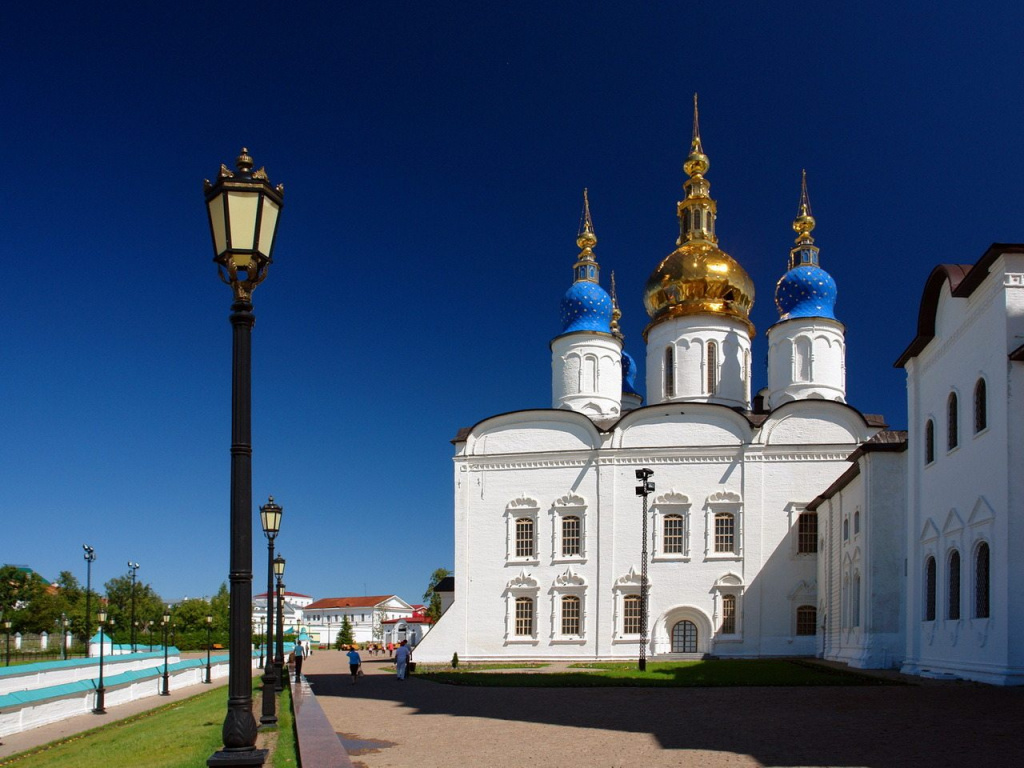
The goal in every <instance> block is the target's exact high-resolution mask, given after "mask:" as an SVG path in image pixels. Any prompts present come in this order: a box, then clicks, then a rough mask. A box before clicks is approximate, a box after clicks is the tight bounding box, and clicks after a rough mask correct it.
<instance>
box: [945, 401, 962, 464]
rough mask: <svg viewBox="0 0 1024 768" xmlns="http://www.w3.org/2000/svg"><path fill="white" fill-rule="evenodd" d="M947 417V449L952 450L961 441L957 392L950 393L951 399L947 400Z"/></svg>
mask: <svg viewBox="0 0 1024 768" xmlns="http://www.w3.org/2000/svg"><path fill="white" fill-rule="evenodd" d="M946 419H947V424H946V449H947V450H950V451H952V450H953V449H954V448H956V446H957V444H958V442H959V434H958V432H957V420H958V417H957V404H956V392H950V393H949V400H948V401H947V402H946Z"/></svg>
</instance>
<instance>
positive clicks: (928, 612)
mask: <svg viewBox="0 0 1024 768" xmlns="http://www.w3.org/2000/svg"><path fill="white" fill-rule="evenodd" d="M924 620H925V621H935V558H934V557H929V558H928V559H927V560H925V561H924Z"/></svg>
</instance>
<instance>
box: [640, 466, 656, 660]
mask: <svg viewBox="0 0 1024 768" xmlns="http://www.w3.org/2000/svg"><path fill="white" fill-rule="evenodd" d="M653 474H654V472H653V471H652V470H650V469H647V468H643V469H638V470H637V471H636V479H637V480H639V481H640V482H641V485H638V486H637V488H636V495H637V496H643V499H644V502H643V525H642V533H641V536H642V537H643V543H642V544H641V548H640V659H639V664H638V667H639V669H640V671H641V672H646V671H647V595H648V590H649V588H650V585H649V584H648V583H647V496H648V494H651V493H653V492H654V483H652V482H651V481H650V477H651V475H653Z"/></svg>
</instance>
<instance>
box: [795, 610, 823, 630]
mask: <svg viewBox="0 0 1024 768" xmlns="http://www.w3.org/2000/svg"><path fill="white" fill-rule="evenodd" d="M817 631H818V609H817V608H815V607H814V606H813V605H801V606H800V607H799V608H797V609H796V633H797V634H798V635H814V634H817Z"/></svg>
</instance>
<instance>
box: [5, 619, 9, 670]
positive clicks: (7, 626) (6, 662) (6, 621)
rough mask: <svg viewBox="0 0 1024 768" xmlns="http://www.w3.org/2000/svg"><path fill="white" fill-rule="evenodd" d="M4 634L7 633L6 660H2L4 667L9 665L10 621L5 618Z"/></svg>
mask: <svg viewBox="0 0 1024 768" xmlns="http://www.w3.org/2000/svg"><path fill="white" fill-rule="evenodd" d="M4 634H6V635H7V661H5V662H4V666H5V667H9V666H11V621H10V619H7V620H5V621H4Z"/></svg>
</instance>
